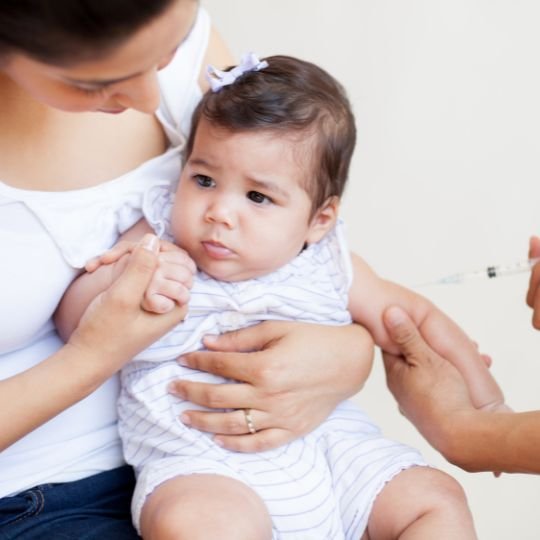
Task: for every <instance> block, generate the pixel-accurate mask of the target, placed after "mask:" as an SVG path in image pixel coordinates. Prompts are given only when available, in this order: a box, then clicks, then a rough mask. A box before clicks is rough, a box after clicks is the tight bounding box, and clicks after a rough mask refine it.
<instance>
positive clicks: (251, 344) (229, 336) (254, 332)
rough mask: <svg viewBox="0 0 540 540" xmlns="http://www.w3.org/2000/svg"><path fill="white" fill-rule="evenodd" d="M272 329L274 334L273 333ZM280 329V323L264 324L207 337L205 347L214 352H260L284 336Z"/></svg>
mask: <svg viewBox="0 0 540 540" xmlns="http://www.w3.org/2000/svg"><path fill="white" fill-rule="evenodd" d="M283 324H286V323H283ZM272 329H273V330H274V332H272ZM279 329H280V325H279V323H276V322H273V323H272V324H265V323H264V322H263V323H260V324H256V325H254V326H250V327H249V328H242V329H240V330H235V331H233V332H227V333H226V334H221V335H219V336H206V337H205V338H204V345H205V347H207V348H208V349H210V350H213V351H223V352H251V351H260V350H262V349H264V348H265V346H267V345H268V343H269V341H271V340H273V339H279V337H281V336H282V333H279Z"/></svg>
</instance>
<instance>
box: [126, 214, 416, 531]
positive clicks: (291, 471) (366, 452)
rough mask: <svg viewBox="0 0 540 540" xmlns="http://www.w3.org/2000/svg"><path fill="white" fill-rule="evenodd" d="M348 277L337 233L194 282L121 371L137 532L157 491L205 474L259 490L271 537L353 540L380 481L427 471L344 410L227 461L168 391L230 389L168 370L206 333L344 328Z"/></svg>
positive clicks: (412, 454) (350, 408)
mask: <svg viewBox="0 0 540 540" xmlns="http://www.w3.org/2000/svg"><path fill="white" fill-rule="evenodd" d="M147 218H148V216H147ZM149 221H152V220H151V219H149ZM154 225H155V223H154ZM351 276H352V270H351V262H350V258H349V251H348V249H347V247H346V243H345V240H344V234H343V231H342V225H341V224H338V226H337V227H336V229H334V230H333V231H332V232H331V233H329V234H328V235H327V236H326V237H325V238H324V239H323V240H321V241H320V242H319V243H317V244H314V245H311V246H309V247H308V248H307V249H305V250H304V251H303V252H302V253H301V254H300V255H298V256H297V257H296V258H295V259H294V260H293V261H291V262H290V263H288V264H286V265H285V266H284V267H282V268H280V269H278V270H277V271H275V272H272V273H271V274H269V275H266V276H263V277H259V278H255V279H251V280H246V281H240V282H219V281H216V280H214V279H212V278H211V277H209V276H208V275H205V274H203V273H201V272H199V273H198V274H197V276H196V278H195V281H194V285H193V288H192V290H191V298H190V304H189V306H190V312H189V314H188V317H187V318H186V320H185V321H184V322H183V323H182V324H180V325H179V326H178V327H176V328H175V329H174V330H173V331H171V332H170V333H169V334H167V335H166V336H165V337H163V338H162V339H161V340H159V341H158V342H156V343H155V344H154V345H153V346H152V347H150V348H149V349H147V350H146V351H144V352H143V353H141V354H140V355H139V356H137V357H136V358H135V359H134V360H133V361H132V362H131V363H130V364H128V365H127V366H126V367H125V368H124V370H123V372H122V391H121V396H120V401H119V416H120V424H119V426H120V435H121V437H122V440H123V444H124V453H125V458H126V460H127V462H128V463H130V464H131V465H133V466H134V468H135V471H136V474H137V487H136V489H135V495H134V498H133V505H132V511H133V519H134V523H135V525H136V526H137V527H138V526H139V520H140V512H141V508H142V505H143V504H144V501H145V499H146V497H148V495H149V494H150V493H152V491H153V490H154V489H155V488H156V487H157V486H158V485H159V484H161V483H162V482H164V481H166V480H169V479H171V478H173V477H176V476H178V475H188V474H201V473H202V474H218V475H223V476H227V477H231V478H234V479H236V480H239V481H241V482H244V483H245V484H247V485H248V486H250V487H251V488H252V489H253V490H254V491H256V492H257V493H258V495H259V496H260V497H261V498H262V499H263V500H264V501H265V503H266V506H267V508H268V511H269V513H270V516H271V518H272V524H273V538H274V539H280V540H292V539H294V540H311V539H313V540H316V539H317V540H329V539H331V540H339V539H347V540H349V539H350V540H359V539H360V538H361V536H362V534H363V532H364V530H365V528H366V525H367V521H368V517H369V513H370V510H371V507H372V505H373V502H374V500H375V497H376V496H377V494H378V493H379V492H380V491H381V489H382V488H383V487H384V485H385V483H386V482H388V481H389V480H390V479H391V478H393V476H394V475H396V474H398V473H399V472H400V471H402V470H404V469H406V468H408V467H411V466H414V465H424V464H425V462H424V460H423V459H422V457H421V455H420V454H419V453H418V452H417V451H416V450H414V449H412V448H410V447H407V446H405V445H402V444H400V443H397V442H395V441H391V440H389V439H385V438H384V437H383V436H382V434H381V432H380V430H379V428H378V427H377V426H376V425H375V424H374V423H373V422H372V421H371V420H370V419H369V417H368V416H367V415H366V414H365V413H364V412H363V411H362V410H360V409H359V408H358V407H357V406H355V405H354V404H352V403H351V402H344V403H342V404H340V405H339V406H338V407H337V408H336V410H335V411H334V412H333V413H332V414H331V415H330V417H329V418H328V419H327V420H326V421H325V422H324V423H323V424H322V425H321V426H319V427H318V428H317V429H316V430H315V431H313V432H312V433H310V434H309V435H307V436H305V437H303V438H300V439H297V440H295V441H293V442H291V443H289V444H287V445H286V446H282V447H280V448H277V449H274V450H268V451H265V452H260V453H256V454H245V453H237V452H232V451H228V450H226V449H224V448H222V447H220V446H218V445H216V444H215V443H214V442H213V441H212V438H211V434H206V433H204V432H200V431H198V430H196V429H193V428H190V427H189V426H186V425H184V424H182V423H181V422H180V420H179V416H180V414H181V413H182V411H184V410H187V409H198V408H200V407H198V406H196V405H194V404H192V403H190V402H187V401H182V400H181V399H179V398H177V397H175V396H172V395H170V394H169V393H168V392H167V390H166V387H167V384H168V382H169V381H172V380H174V379H180V378H183V379H189V380H193V381H199V382H211V383H222V382H228V381H226V380H225V379H223V378H221V377H217V376H214V375H211V374H208V373H204V372H199V371H195V370H192V369H189V368H186V367H182V366H180V365H179V364H178V363H177V361H176V358H178V356H180V355H182V354H184V353H186V352H189V351H193V350H197V349H201V348H202V344H201V339H202V337H203V336H204V335H206V334H219V333H222V332H225V331H229V330H235V329H238V328H242V327H246V326H249V325H252V324H256V323H258V322H260V321H265V320H295V321H305V322H312V323H319V324H334V325H342V324H348V323H349V322H350V316H349V313H348V312H347V303H348V299H347V292H348V289H349V286H350V283H351Z"/></svg>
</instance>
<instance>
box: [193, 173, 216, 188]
mask: <svg viewBox="0 0 540 540" xmlns="http://www.w3.org/2000/svg"><path fill="white" fill-rule="evenodd" d="M193 178H194V179H195V181H196V182H197V184H198V185H199V186H201V187H203V188H209V187H214V186H215V185H216V183H215V182H214V181H213V180H212V179H211V178H210V177H209V176H206V175H205V174H196V175H195V176H194V177H193Z"/></svg>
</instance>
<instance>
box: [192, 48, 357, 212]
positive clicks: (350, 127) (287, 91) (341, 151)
mask: <svg viewBox="0 0 540 540" xmlns="http://www.w3.org/2000/svg"><path fill="white" fill-rule="evenodd" d="M265 60H266V61H267V62H268V66H267V67H265V68H263V69H261V70H260V71H248V72H246V73H244V74H243V75H241V76H240V77H238V79H237V80H236V81H234V83H233V84H231V85H229V86H225V87H223V88H221V89H220V90H218V91H217V92H213V91H211V90H210V91H208V92H207V93H206V94H205V95H204V96H203V99H202V101H201V102H200V103H199V105H198V107H197V108H196V109H195V112H194V113H193V118H192V129H191V134H190V137H189V139H188V142H187V145H186V149H185V155H186V158H187V157H189V155H190V154H191V151H192V149H193V143H194V140H195V135H196V130H197V126H198V124H199V121H200V120H201V118H203V117H204V118H205V119H207V120H208V121H209V122H210V123H211V124H212V125H213V126H217V127H220V128H223V129H225V130H227V131H231V132H238V131H250V130H253V131H258V130H259V131H274V132H275V133H276V135H277V136H281V135H289V134H292V135H299V136H300V137H301V138H302V139H301V140H306V138H307V139H308V140H309V138H311V139H312V141H313V144H310V145H309V148H306V152H308V153H309V154H308V160H309V161H308V162H309V163H311V171H307V179H308V180H307V182H306V185H305V186H304V188H305V190H306V191H307V193H308V194H309V195H310V197H311V199H312V212H315V211H316V210H317V209H318V208H320V207H321V206H322V205H323V203H324V202H325V201H326V200H327V199H328V198H329V197H332V196H337V197H341V196H342V194H343V190H344V188H345V183H346V181H347V176H348V173H349V165H350V162H351V157H352V153H353V150H354V145H355V142H356V128H355V123H354V116H353V113H352V111H351V106H350V104H349V100H348V99H347V96H346V94H345V90H344V89H343V87H342V86H341V84H340V83H338V82H337V81H336V80H335V79H334V78H333V77H332V76H331V75H330V74H328V73H327V72H326V71H324V70H323V69H321V68H320V67H318V66H316V65H315V64H312V63H310V62H306V61H304V60H299V59H297V58H292V57H290V56H270V57H268V58H265ZM229 69H232V68H229Z"/></svg>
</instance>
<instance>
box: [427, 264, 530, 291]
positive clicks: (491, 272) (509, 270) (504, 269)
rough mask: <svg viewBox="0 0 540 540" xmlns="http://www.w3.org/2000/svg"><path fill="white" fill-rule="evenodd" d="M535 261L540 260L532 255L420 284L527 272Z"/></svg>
mask: <svg viewBox="0 0 540 540" xmlns="http://www.w3.org/2000/svg"><path fill="white" fill-rule="evenodd" d="M537 262H540V257H534V258H532V259H528V260H525V261H520V262H516V263H511V264H500V265H496V266H487V267H485V268H483V269H482V270H474V271H471V272H459V273H457V274H451V275H448V276H445V277H443V278H440V279H438V280H436V281H431V282H429V283H423V284H422V285H420V286H423V287H425V286H428V285H448V284H459V283H464V282H465V281H469V280H471V279H479V278H480V279H492V278H496V277H501V276H510V275H512V274H521V273H523V272H528V271H529V270H530V269H531V268H532V267H533V266H534V265H535V264H536V263H537Z"/></svg>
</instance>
